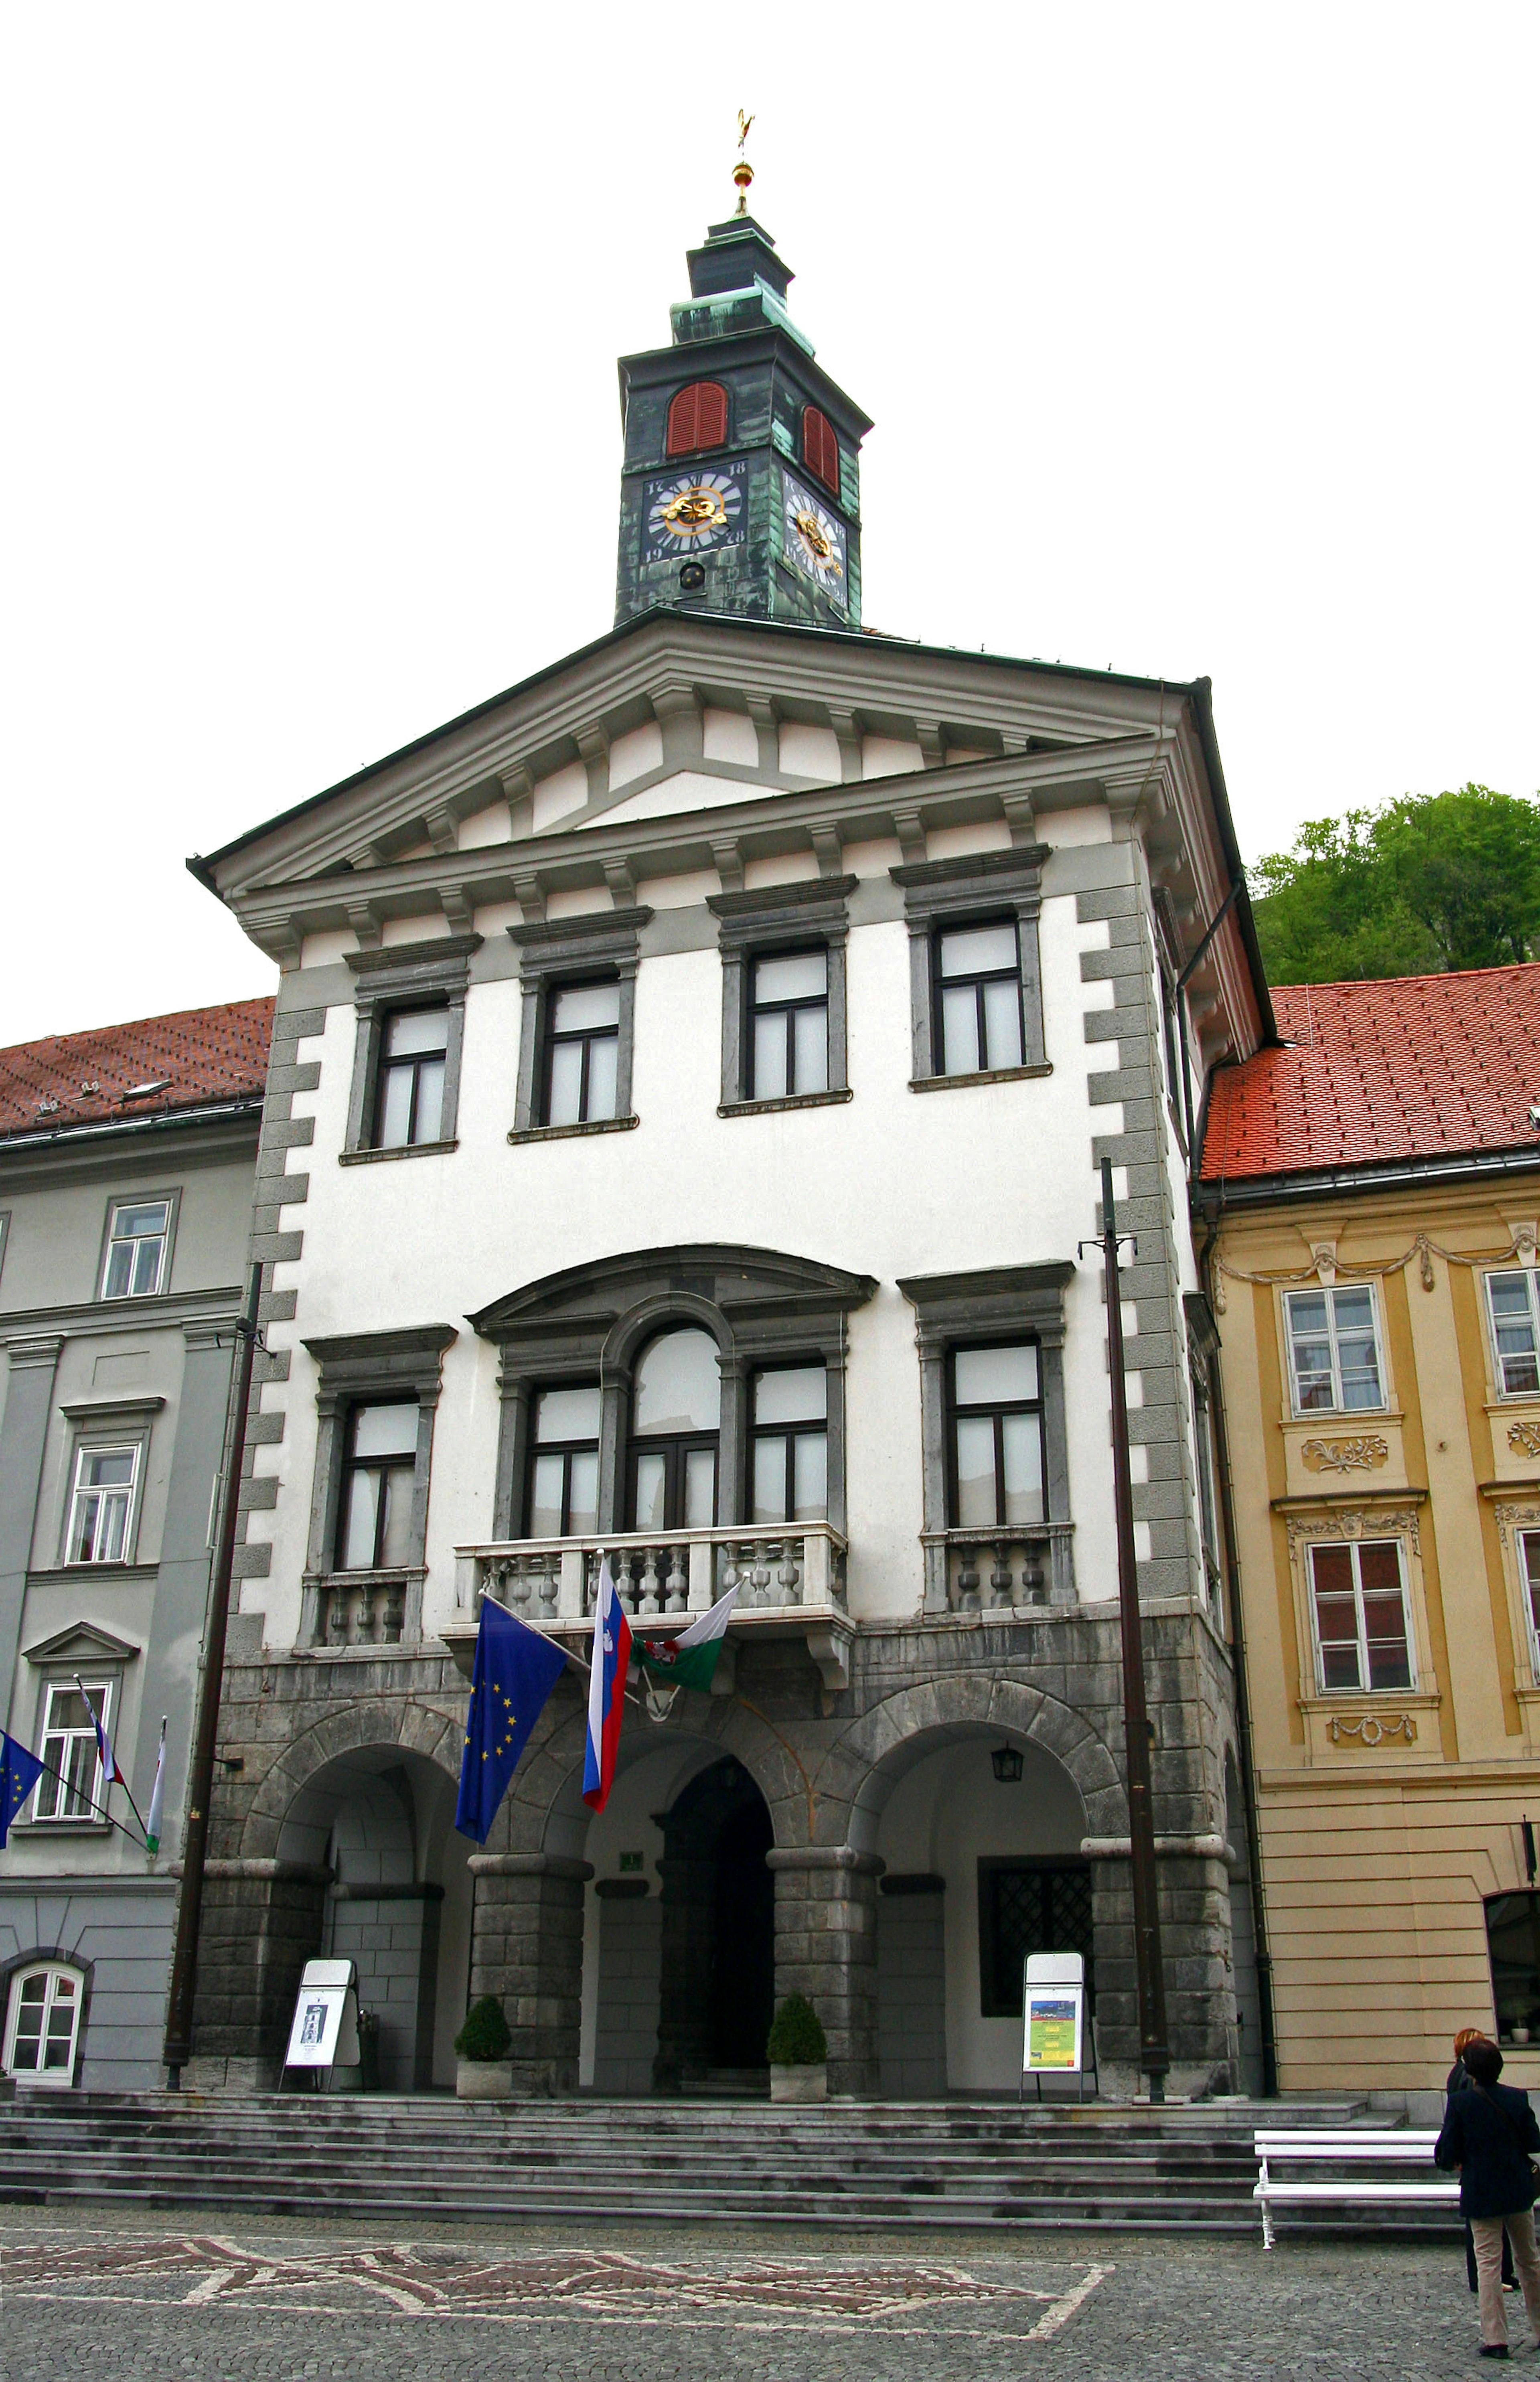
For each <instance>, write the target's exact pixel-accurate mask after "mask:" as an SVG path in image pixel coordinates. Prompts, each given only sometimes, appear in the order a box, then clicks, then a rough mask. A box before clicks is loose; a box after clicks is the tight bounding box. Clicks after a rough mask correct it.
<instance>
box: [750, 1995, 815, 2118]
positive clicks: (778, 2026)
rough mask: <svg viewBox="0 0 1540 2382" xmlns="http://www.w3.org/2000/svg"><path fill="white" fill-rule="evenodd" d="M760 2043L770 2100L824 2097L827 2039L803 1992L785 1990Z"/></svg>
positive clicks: (806, 2099) (800, 2099) (802, 2099)
mask: <svg viewBox="0 0 1540 2382" xmlns="http://www.w3.org/2000/svg"><path fill="white" fill-rule="evenodd" d="M764 2047H765V2051H766V2054H767V2056H768V2057H769V2061H770V2098H771V2099H772V2101H824V2100H826V2099H827V2098H828V2091H829V2071H828V2067H827V2064H826V2063H827V2060H828V2057H829V2045H828V2039H827V2037H826V2036H825V2032H824V2030H823V2028H822V2026H821V2025H820V2024H819V2021H818V2013H817V2011H816V2010H815V2009H814V2008H813V2004H812V2003H811V2002H810V2001H809V2000H808V1999H807V1998H806V1996H805V1995H802V1994H788V1995H787V1997H786V1999H785V2001H784V2002H782V2004H781V2006H780V2008H779V2009H778V2010H777V2011H776V2021H775V2024H774V2025H773V2026H772V2027H771V2029H770V2040H769V2042H768V2043H767V2044H765V2046H764Z"/></svg>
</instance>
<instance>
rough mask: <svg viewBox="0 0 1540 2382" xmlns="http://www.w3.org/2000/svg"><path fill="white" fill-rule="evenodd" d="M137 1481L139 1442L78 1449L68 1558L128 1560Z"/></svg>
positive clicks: (72, 1560) (88, 1561)
mask: <svg viewBox="0 0 1540 2382" xmlns="http://www.w3.org/2000/svg"><path fill="white" fill-rule="evenodd" d="M138 1480H139V1443H138V1442H137V1441H136V1442H134V1443H133V1444H132V1445H130V1446H128V1447H82V1448H79V1449H77V1451H76V1455H75V1489H74V1494H73V1496H72V1497H71V1499H70V1504H69V1533H68V1537H67V1540H66V1541H65V1561H66V1562H67V1563H72V1564H94V1563H127V1562H128V1553H129V1549H130V1546H131V1544H132V1531H133V1518H134V1491H135V1488H136V1487H137V1485H138Z"/></svg>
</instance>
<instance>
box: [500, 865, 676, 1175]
mask: <svg viewBox="0 0 1540 2382" xmlns="http://www.w3.org/2000/svg"><path fill="white" fill-rule="evenodd" d="M652 915H653V913H652V911H651V910H649V909H644V908H630V909H621V910H596V911H585V912H584V913H582V914H581V915H580V916H578V917H575V918H559V919H551V920H545V919H537V918H531V919H529V920H527V921H526V922H525V923H523V924H521V925H519V926H517V927H509V928H508V934H509V936H510V937H511V939H512V940H513V942H514V943H515V945H516V946H517V948H518V952H519V983H520V988H521V991H522V996H523V1000H522V1011H523V1014H522V1022H521V1025H520V1030H519V1081H518V1088H517V1092H516V1095H515V1102H514V1122H513V1127H512V1130H511V1131H510V1133H509V1135H508V1139H509V1140H510V1141H513V1142H522V1141H539V1140H543V1139H545V1138H547V1137H549V1136H553V1135H559V1134H580V1133H614V1132H617V1131H622V1130H624V1129H625V1128H627V1127H629V1126H631V1125H634V1124H635V1123H636V1122H637V1120H636V1118H635V1117H634V1116H633V1115H632V1114H631V1049H632V1038H633V1034H634V1030H635V1019H636V972H637V968H638V965H639V964H640V960H641V951H642V944H641V937H642V928H643V927H646V926H647V925H648V924H649V923H650V922H651V919H652Z"/></svg>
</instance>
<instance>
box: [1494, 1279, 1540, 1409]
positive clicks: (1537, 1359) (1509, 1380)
mask: <svg viewBox="0 0 1540 2382" xmlns="http://www.w3.org/2000/svg"><path fill="white" fill-rule="evenodd" d="M1486 1296H1487V1301H1488V1304H1489V1305H1490V1307H1491V1309H1492V1338H1493V1342H1494V1344H1495V1346H1496V1349H1497V1380H1498V1384H1499V1386H1500V1388H1501V1391H1502V1394H1503V1396H1504V1397H1505V1398H1525V1397H1529V1398H1532V1397H1534V1396H1535V1395H1536V1394H1540V1332H1537V1330H1536V1313H1535V1306H1536V1283H1535V1277H1534V1273H1533V1272H1532V1271H1530V1269H1529V1268H1528V1267H1527V1266H1526V1267H1525V1268H1523V1269H1522V1271H1519V1272H1516V1273H1489V1274H1488V1275H1487V1277H1486Z"/></svg>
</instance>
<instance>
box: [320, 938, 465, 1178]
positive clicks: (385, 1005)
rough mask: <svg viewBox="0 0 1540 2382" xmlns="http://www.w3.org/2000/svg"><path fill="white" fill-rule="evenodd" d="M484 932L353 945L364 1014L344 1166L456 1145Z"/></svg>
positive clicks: (351, 961)
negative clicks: (361, 948)
mask: <svg viewBox="0 0 1540 2382" xmlns="http://www.w3.org/2000/svg"><path fill="white" fill-rule="evenodd" d="M481 943H482V938H481V937H480V935H446V936H443V937H441V938H439V939H436V940H431V941H426V942H421V943H390V944H386V945H385V946H384V947H383V948H382V949H380V950H378V951H368V952H348V967H349V968H350V969H351V971H352V974H353V976H354V980H355V989H354V995H353V1006H354V1010H355V1013H356V1017H357V1030H356V1033H355V1037H354V1050H353V1080H352V1085H351V1087H350V1090H349V1094H348V1128H347V1140H346V1145H345V1147H344V1148H343V1149H342V1150H341V1152H340V1153H339V1157H340V1161H341V1163H342V1164H343V1165H345V1166H350V1165H362V1164H366V1163H369V1162H370V1161H372V1160H375V1159H383V1158H409V1157H412V1156H414V1155H431V1154H433V1153H434V1152H441V1151H445V1150H447V1149H450V1148H453V1146H454V1142H455V1136H456V1132H457V1129H458V1117H459V1083H460V1062H461V1053H462V1050H463V1045H464V1039H465V1005H466V998H467V993H468V990H469V987H470V981H471V957H472V955H473V954H474V953H475V952H478V951H479V950H480V949H481Z"/></svg>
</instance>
